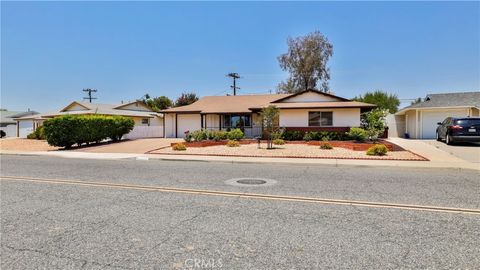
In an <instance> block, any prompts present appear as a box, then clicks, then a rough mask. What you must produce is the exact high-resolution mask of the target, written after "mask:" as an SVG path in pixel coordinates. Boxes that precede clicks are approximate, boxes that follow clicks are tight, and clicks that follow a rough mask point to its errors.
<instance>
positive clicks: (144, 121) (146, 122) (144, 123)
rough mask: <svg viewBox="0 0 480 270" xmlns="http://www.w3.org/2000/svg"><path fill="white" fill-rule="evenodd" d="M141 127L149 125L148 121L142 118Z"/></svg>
mask: <svg viewBox="0 0 480 270" xmlns="http://www.w3.org/2000/svg"><path fill="white" fill-rule="evenodd" d="M142 125H150V119H148V118H142Z"/></svg>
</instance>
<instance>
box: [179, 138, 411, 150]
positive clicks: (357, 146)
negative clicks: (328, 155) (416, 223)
mask: <svg viewBox="0 0 480 270" xmlns="http://www.w3.org/2000/svg"><path fill="white" fill-rule="evenodd" d="M227 142H228V141H226V140H224V141H210V140H206V141H201V142H184V144H185V146H187V148H188V147H208V146H218V145H226V144H227ZM266 142H267V141H265V140H262V141H261V143H266ZM239 143H240V144H252V143H257V141H256V140H240V141H239ZM285 143H287V144H306V145H314V146H319V145H321V144H322V143H324V142H323V141H308V142H306V141H285ZM328 143H330V144H331V145H332V146H333V147H341V148H346V149H349V150H353V151H367V150H368V148H370V147H372V146H374V145H375V144H383V145H385V146H386V147H387V148H388V151H404V150H405V149H403V148H402V147H400V146H398V145H396V144H393V143H391V142H388V141H385V140H379V141H378V142H377V143H359V142H355V141H328ZM175 144H177V143H171V146H174V145H175Z"/></svg>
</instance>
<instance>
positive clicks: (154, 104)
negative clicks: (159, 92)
mask: <svg viewBox="0 0 480 270" xmlns="http://www.w3.org/2000/svg"><path fill="white" fill-rule="evenodd" d="M141 101H142V102H143V103H145V104H146V105H148V106H149V107H150V108H152V109H153V110H154V111H157V112H158V111H160V110H164V109H168V108H170V107H172V106H173V101H172V100H171V99H169V98H168V97H166V96H159V97H154V98H152V97H151V96H150V95H149V94H145V95H144V96H143V97H142V99H141Z"/></svg>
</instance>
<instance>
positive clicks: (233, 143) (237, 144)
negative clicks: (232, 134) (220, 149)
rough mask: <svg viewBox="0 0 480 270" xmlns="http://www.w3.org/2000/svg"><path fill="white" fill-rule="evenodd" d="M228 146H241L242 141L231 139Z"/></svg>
mask: <svg viewBox="0 0 480 270" xmlns="http://www.w3.org/2000/svg"><path fill="white" fill-rule="evenodd" d="M227 146H228V147H239V146H240V143H239V142H238V141H235V140H229V141H228V142H227Z"/></svg>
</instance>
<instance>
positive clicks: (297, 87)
mask: <svg viewBox="0 0 480 270" xmlns="http://www.w3.org/2000/svg"><path fill="white" fill-rule="evenodd" d="M287 43H288V52H287V53H284V54H282V55H280V56H278V62H279V63H280V67H281V68H282V69H283V70H285V71H288V72H289V73H290V77H289V78H288V79H287V80H286V81H285V82H281V83H280V84H279V85H278V92H280V93H296V92H300V91H303V90H308V89H317V90H320V91H324V92H328V90H329V86H328V80H330V69H329V68H328V67H327V63H328V60H329V59H330V57H331V56H332V55H333V45H332V44H331V43H330V42H329V41H328V39H327V38H326V37H325V36H324V35H323V34H322V33H320V31H314V32H312V33H310V34H307V35H306V36H300V37H297V38H288V40H287Z"/></svg>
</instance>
